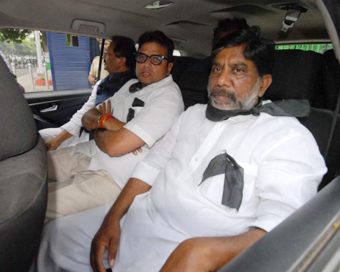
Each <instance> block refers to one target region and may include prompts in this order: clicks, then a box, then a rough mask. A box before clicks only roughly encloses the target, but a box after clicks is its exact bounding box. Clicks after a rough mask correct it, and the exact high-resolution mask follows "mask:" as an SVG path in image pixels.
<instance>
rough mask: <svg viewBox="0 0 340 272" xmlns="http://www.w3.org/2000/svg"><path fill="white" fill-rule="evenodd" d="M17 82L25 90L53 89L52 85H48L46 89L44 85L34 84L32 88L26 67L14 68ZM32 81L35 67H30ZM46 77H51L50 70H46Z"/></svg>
mask: <svg viewBox="0 0 340 272" xmlns="http://www.w3.org/2000/svg"><path fill="white" fill-rule="evenodd" d="M15 72H16V75H17V82H18V83H19V84H20V85H21V86H22V87H24V89H25V92H26V93H28V92H41V91H53V85H50V86H49V88H48V89H47V87H46V86H34V88H32V82H31V81H32V79H31V76H30V75H29V71H28V68H17V69H16V71H15ZM32 75H33V82H34V79H36V78H38V77H37V67H32ZM47 75H48V79H49V80H51V79H52V75H51V70H48V71H47Z"/></svg>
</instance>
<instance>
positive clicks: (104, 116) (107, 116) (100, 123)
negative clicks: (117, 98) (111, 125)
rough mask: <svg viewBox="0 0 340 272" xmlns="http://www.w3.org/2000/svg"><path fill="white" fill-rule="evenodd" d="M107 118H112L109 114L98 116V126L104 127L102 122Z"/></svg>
mask: <svg viewBox="0 0 340 272" xmlns="http://www.w3.org/2000/svg"><path fill="white" fill-rule="evenodd" d="M109 118H113V116H112V115H111V114H106V115H103V116H102V117H101V118H100V121H99V126H100V127H101V128H105V127H104V124H105V122H106V120H107V119H109Z"/></svg>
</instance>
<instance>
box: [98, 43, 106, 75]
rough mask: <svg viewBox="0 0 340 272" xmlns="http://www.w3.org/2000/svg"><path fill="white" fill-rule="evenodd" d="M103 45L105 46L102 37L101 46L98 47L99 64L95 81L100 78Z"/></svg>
mask: <svg viewBox="0 0 340 272" xmlns="http://www.w3.org/2000/svg"><path fill="white" fill-rule="evenodd" d="M104 47H105V39H102V48H100V57H99V66H98V76H97V81H99V80H100V73H101V71H102V60H103V54H104Z"/></svg>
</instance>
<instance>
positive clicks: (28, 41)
mask: <svg viewBox="0 0 340 272" xmlns="http://www.w3.org/2000/svg"><path fill="white" fill-rule="evenodd" d="M34 41H35V40H34V37H30V36H28V37H26V38H25V39H24V40H22V41H21V43H16V42H13V41H10V42H0V50H1V51H2V52H3V53H4V54H5V55H6V56H9V55H17V56H35V55H36V47H35V42H34Z"/></svg>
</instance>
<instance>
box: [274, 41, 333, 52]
mask: <svg viewBox="0 0 340 272" xmlns="http://www.w3.org/2000/svg"><path fill="white" fill-rule="evenodd" d="M275 49H276V50H304V51H314V52H317V53H321V54H323V53H324V52H325V51H327V50H330V49H333V46H332V44H331V43H309V44H284V45H276V46H275Z"/></svg>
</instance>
